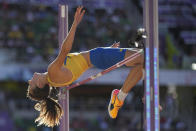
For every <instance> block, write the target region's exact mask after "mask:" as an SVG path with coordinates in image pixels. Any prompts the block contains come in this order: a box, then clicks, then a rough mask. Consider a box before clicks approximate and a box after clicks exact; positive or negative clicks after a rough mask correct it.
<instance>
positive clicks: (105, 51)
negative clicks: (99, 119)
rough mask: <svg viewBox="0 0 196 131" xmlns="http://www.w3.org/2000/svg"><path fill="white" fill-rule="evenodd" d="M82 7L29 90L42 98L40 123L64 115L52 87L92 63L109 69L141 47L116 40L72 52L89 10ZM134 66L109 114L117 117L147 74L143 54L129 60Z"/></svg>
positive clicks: (53, 121) (113, 99)
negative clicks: (130, 94) (82, 50)
mask: <svg viewBox="0 0 196 131" xmlns="http://www.w3.org/2000/svg"><path fill="white" fill-rule="evenodd" d="M82 9H83V7H82V6H81V7H78V8H77V10H76V12H75V16H74V21H73V24H72V26H71V29H70V31H69V33H68V35H67V37H66V38H65V40H64V41H63V43H62V46H61V48H60V51H59V54H58V56H57V57H56V59H55V60H54V61H53V62H52V63H51V64H50V65H49V66H48V69H47V72H45V73H36V72H35V73H34V75H33V77H32V79H31V80H29V86H28V91H27V97H28V98H30V99H31V100H34V101H36V102H38V103H37V104H36V105H35V109H36V110H38V111H40V115H39V117H38V118H37V119H36V120H35V122H38V125H42V124H43V125H46V126H48V127H53V126H55V125H58V124H59V119H60V118H61V117H62V115H63V110H62V108H61V106H60V104H59V103H58V102H57V101H56V100H55V99H53V98H51V97H50V94H51V88H50V87H62V86H68V85H70V84H71V83H72V82H74V81H75V80H77V79H78V78H79V76H80V75H81V74H82V73H84V72H85V71H86V70H87V69H89V68H91V67H97V68H100V69H106V68H108V67H110V66H112V65H114V64H116V63H118V62H120V61H122V60H123V59H124V58H127V57H128V56H130V55H133V54H134V53H136V51H138V50H139V49H133V48H132V49H130V48H129V49H128V48H118V47H119V45H120V43H114V44H113V45H112V46H110V47H98V48H94V49H92V50H88V51H84V52H79V53H70V50H71V48H72V44H73V41H74V37H75V32H76V29H77V26H78V25H79V23H80V22H81V20H82V18H83V16H84V14H85V10H82ZM125 65H126V66H128V67H132V68H131V70H130V72H129V74H128V76H127V78H126V80H125V82H124V84H123V86H122V88H121V89H120V90H118V89H115V90H113V91H112V93H111V99H110V102H109V106H108V112H109V116H110V117H111V118H116V117H117V114H118V111H119V109H120V108H121V107H122V105H123V103H124V100H125V98H126V96H127V94H128V92H129V91H130V90H131V89H132V88H133V87H134V86H135V85H136V84H137V82H138V81H139V80H140V79H141V78H142V75H143V71H142V70H143V54H142V53H141V54H140V55H139V57H137V58H135V59H134V60H132V61H130V62H128V63H126V64H125Z"/></svg>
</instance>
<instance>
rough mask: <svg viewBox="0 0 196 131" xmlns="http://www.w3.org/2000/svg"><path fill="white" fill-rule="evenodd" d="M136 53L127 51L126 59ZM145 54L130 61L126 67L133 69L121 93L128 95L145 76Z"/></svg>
mask: <svg viewBox="0 0 196 131" xmlns="http://www.w3.org/2000/svg"><path fill="white" fill-rule="evenodd" d="M133 53H135V51H131V50H127V51H126V54H125V58H126V57H128V56H130V55H132V54H133ZM143 61H144V57H143V53H141V54H140V56H139V57H137V58H135V59H134V60H132V61H130V62H129V63H127V64H126V66H129V67H132V68H131V69H130V72H129V74H128V76H127V78H126V80H125V82H124V84H123V86H122V88H121V91H123V92H124V93H128V92H129V91H130V90H131V89H132V88H133V86H135V85H136V84H137V83H138V81H139V80H140V79H141V78H142V75H143V71H142V70H143Z"/></svg>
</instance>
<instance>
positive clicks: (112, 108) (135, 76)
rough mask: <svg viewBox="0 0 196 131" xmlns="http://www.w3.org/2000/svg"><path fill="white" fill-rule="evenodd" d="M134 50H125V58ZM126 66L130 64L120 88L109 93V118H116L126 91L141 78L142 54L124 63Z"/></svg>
mask: <svg viewBox="0 0 196 131" xmlns="http://www.w3.org/2000/svg"><path fill="white" fill-rule="evenodd" d="M134 53H135V51H133V50H127V51H126V53H125V58H126V57H128V56H130V55H133V54H134ZM126 66H132V69H131V70H130V72H129V74H128V76H127V78H126V80H125V82H124V84H123V86H122V88H121V90H120V91H119V90H117V89H115V90H113V91H112V94H111V99H110V103H109V106H108V112H109V115H110V117H111V118H116V117H117V114H118V110H119V109H120V108H121V107H122V105H123V103H124V99H125V98H126V96H127V94H128V92H129V91H130V90H131V89H132V88H133V86H134V85H136V84H137V82H138V81H139V80H140V79H141V78H142V74H143V71H142V69H143V54H142V53H141V55H140V56H138V57H137V58H135V59H134V60H132V61H130V62H129V63H127V64H126Z"/></svg>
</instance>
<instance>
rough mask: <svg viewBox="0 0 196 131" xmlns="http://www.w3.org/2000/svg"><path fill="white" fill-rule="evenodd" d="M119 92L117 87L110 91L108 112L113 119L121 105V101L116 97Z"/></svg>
mask: <svg viewBox="0 0 196 131" xmlns="http://www.w3.org/2000/svg"><path fill="white" fill-rule="evenodd" d="M118 93H119V90H118V89H115V90H113V91H112V94H111V99H110V103H109V105H108V112H109V115H110V117H111V118H113V119H115V118H116V117H117V114H118V110H119V109H120V108H121V107H122V105H123V101H120V100H119V99H118V97H117V95H118Z"/></svg>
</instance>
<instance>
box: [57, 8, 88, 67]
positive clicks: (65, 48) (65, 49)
mask: <svg viewBox="0 0 196 131" xmlns="http://www.w3.org/2000/svg"><path fill="white" fill-rule="evenodd" d="M82 8H83V7H82V6H81V7H78V8H77V10H76V13H75V16H74V21H73V24H72V26H71V29H70V31H69V33H68V35H67V37H66V38H65V39H64V41H63V43H62V45H61V48H60V52H59V54H58V56H57V58H56V59H55V60H54V63H55V65H56V66H59V67H61V66H62V64H63V62H64V60H65V57H66V56H67V54H68V53H69V52H70V50H71V48H72V44H73V41H74V37H75V32H76V29H77V26H78V25H79V23H80V22H81V20H82V17H83V16H84V13H85V10H83V11H82Z"/></svg>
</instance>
